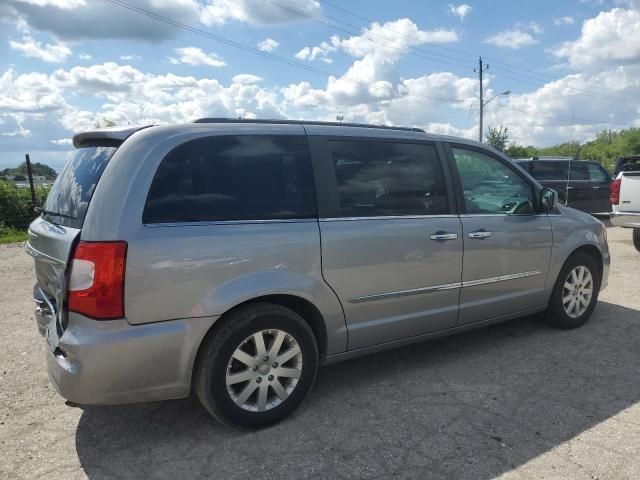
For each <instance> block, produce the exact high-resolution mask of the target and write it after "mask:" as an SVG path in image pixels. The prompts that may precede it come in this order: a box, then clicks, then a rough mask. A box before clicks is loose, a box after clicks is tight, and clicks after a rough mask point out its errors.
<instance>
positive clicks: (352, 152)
mask: <svg viewBox="0 0 640 480" xmlns="http://www.w3.org/2000/svg"><path fill="white" fill-rule="evenodd" d="M312 142H313V145H314V149H315V150H316V151H324V152H325V157H326V158H327V160H326V162H327V163H328V164H329V165H330V175H329V178H328V181H326V182H325V181H321V182H319V191H321V195H323V196H324V197H325V199H326V198H327V197H329V201H328V202H326V204H327V205H329V206H328V207H326V205H325V207H326V208H328V211H325V212H324V213H323V212H322V211H321V215H320V233H321V241H322V270H323V275H324V278H325V280H326V281H327V282H328V284H329V285H330V286H331V287H332V288H333V290H334V291H335V292H336V294H337V295H338V297H339V298H340V301H341V303H342V306H343V308H344V312H345V317H346V321H347V328H348V331H349V349H350V350H352V349H358V348H362V347H367V346H371V345H376V344H380V343H385V342H389V341H393V340H398V339H402V338H407V337H411V336H415V335H420V334H424V333H428V332H433V331H436V330H442V329H446V328H451V327H454V326H455V324H456V320H457V317H458V300H459V293H460V280H461V271H462V227H461V224H460V219H459V217H458V215H457V214H456V213H455V208H454V203H453V198H452V197H451V195H450V192H451V182H450V181H449V180H448V179H447V178H446V177H445V174H444V168H443V166H444V165H443V163H442V161H441V158H440V157H439V155H438V153H437V150H436V147H435V145H434V144H431V143H425V142H420V141H415V142H412V141H410V140H406V141H404V140H403V141H400V140H384V141H381V140H380V139H377V140H373V139H366V138H363V139H345V138H335V139H331V138H328V139H325V138H324V137H322V138H321V139H319V138H317V137H316V138H315V140H312ZM319 142H321V145H319ZM317 176H318V175H317ZM330 204H332V205H330ZM326 208H325V210H326ZM322 209H323V208H321V210H322Z"/></svg>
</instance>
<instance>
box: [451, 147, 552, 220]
mask: <svg viewBox="0 0 640 480" xmlns="http://www.w3.org/2000/svg"><path fill="white" fill-rule="evenodd" d="M443 146H444V150H445V152H446V156H447V162H448V164H449V168H450V169H451V172H452V177H453V179H454V184H455V187H456V200H457V202H458V205H459V206H460V208H459V212H460V215H466V216H469V215H474V216H475V215H478V216H484V217H486V216H491V215H493V216H506V215H522V216H531V215H536V214H537V213H539V210H540V205H539V198H538V197H539V196H540V187H539V186H538V185H536V183H535V182H532V181H531V179H530V178H528V177H527V175H526V173H525V171H524V170H523V169H522V168H517V167H515V165H513V164H512V163H511V162H510V161H509V160H506V159H504V158H502V157H500V156H499V155H496V154H495V153H493V152H492V151H490V150H487V149H485V148H482V147H478V146H476V145H468V144H465V143H456V142H444V143H443ZM454 148H460V149H463V150H470V151H473V152H477V153H481V154H483V155H487V156H488V157H491V158H493V159H495V160H497V161H499V162H500V163H502V164H503V165H504V166H506V167H507V168H509V169H510V170H512V171H513V172H514V173H516V174H517V176H518V177H520V178H521V179H522V180H523V181H525V182H526V183H527V184H529V186H531V189H532V191H533V197H534V198H533V200H534V212H533V213H524V214H509V213H495V214H486V213H479V214H476V213H467V211H466V205H465V201H464V191H463V188H462V179H461V178H460V172H459V171H458V165H457V164H456V160H455V157H454V155H453V149H454ZM514 167H515V168H514Z"/></svg>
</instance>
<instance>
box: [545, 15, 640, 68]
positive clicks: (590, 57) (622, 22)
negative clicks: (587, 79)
mask: <svg viewBox="0 0 640 480" xmlns="http://www.w3.org/2000/svg"><path fill="white" fill-rule="evenodd" d="M637 39H640V8H638V9H636V8H631V9H628V10H625V9H621V8H614V9H612V10H610V11H608V12H601V13H599V14H598V15H597V16H596V17H595V18H591V19H589V20H586V21H585V22H584V23H583V24H582V31H581V34H580V37H579V38H578V39H577V40H575V41H573V42H564V43H563V44H562V45H561V46H560V47H559V48H557V49H555V50H554V52H553V54H554V55H555V56H556V57H558V58H564V59H567V60H568V62H569V65H570V66H571V67H573V68H587V67H594V68H602V65H603V64H608V65H611V64H620V63H622V64H630V63H637V62H640V41H637Z"/></svg>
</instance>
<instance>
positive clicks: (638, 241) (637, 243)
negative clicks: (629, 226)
mask: <svg viewBox="0 0 640 480" xmlns="http://www.w3.org/2000/svg"><path fill="white" fill-rule="evenodd" d="M633 246H634V247H636V250H637V251H639V252H640V228H634V229H633Z"/></svg>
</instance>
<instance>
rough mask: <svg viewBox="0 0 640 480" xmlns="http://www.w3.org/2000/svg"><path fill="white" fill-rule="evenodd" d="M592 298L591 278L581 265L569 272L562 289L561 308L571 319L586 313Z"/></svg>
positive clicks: (586, 269)
mask: <svg viewBox="0 0 640 480" xmlns="http://www.w3.org/2000/svg"><path fill="white" fill-rule="evenodd" d="M592 296H593V276H592V275H591V272H590V271H589V269H588V268H587V267H585V266H583V265H579V266H577V267H575V268H574V269H573V270H571V271H570V272H569V274H568V275H567V278H566V280H565V282H564V285H563V287H562V308H564V311H565V313H566V314H567V315H569V316H570V317H571V318H578V317H579V316H581V315H582V314H583V313H584V312H586V310H587V308H588V307H589V303H590V302H591V297H592Z"/></svg>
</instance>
